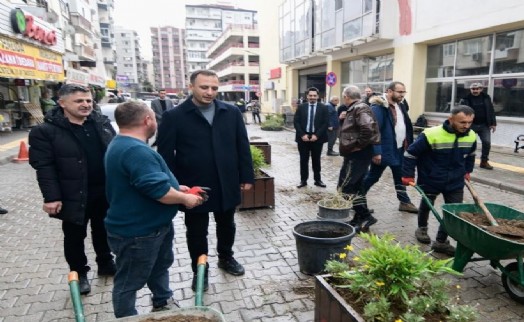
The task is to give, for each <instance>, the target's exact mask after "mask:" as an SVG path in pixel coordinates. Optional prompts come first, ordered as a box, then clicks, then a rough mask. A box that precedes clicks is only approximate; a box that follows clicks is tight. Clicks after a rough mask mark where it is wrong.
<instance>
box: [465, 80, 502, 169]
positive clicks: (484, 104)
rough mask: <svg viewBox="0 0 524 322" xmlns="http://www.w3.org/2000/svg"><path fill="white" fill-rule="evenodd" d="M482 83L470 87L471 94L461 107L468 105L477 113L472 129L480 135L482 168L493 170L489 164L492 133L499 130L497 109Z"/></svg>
mask: <svg viewBox="0 0 524 322" xmlns="http://www.w3.org/2000/svg"><path fill="white" fill-rule="evenodd" d="M482 89H483V86H482V84H481V83H473V84H471V85H470V86H469V90H470V93H469V94H468V95H467V96H466V97H464V98H463V99H461V100H460V105H467V106H469V107H471V108H472V109H473V110H474V111H475V118H474V119H473V125H471V129H472V130H473V131H474V132H475V133H477V134H478V136H479V138H480V141H481V142H482V154H481V155H480V167H481V168H484V169H487V170H493V166H492V165H491V164H489V162H488V160H489V151H490V150H491V132H493V133H495V130H496V129H497V119H496V117H495V109H494V107H493V103H492V102H491V97H490V96H489V95H488V94H486V93H484V92H483V91H482Z"/></svg>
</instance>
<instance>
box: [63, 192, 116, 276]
mask: <svg viewBox="0 0 524 322" xmlns="http://www.w3.org/2000/svg"><path fill="white" fill-rule="evenodd" d="M108 207H109V206H108V204H107V200H106V198H105V197H104V196H103V195H102V196H100V197H97V198H92V199H90V200H89V201H88V202H87V207H86V215H85V222H84V224H83V225H76V224H73V223H70V222H67V221H62V231H63V232H64V255H65V259H66V261H67V264H68V265H69V269H70V270H71V271H76V272H78V273H79V274H82V273H86V272H88V271H89V270H90V269H91V268H90V267H89V266H88V265H87V256H86V253H85V246H84V241H85V239H86V237H87V224H88V222H89V221H90V222H91V239H92V242H93V248H94V249H95V253H96V262H97V264H98V265H100V264H104V263H107V262H108V261H111V260H112V259H113V255H111V251H110V249H109V246H108V244H107V233H106V227H105V225H104V219H105V217H106V213H107V208H108Z"/></svg>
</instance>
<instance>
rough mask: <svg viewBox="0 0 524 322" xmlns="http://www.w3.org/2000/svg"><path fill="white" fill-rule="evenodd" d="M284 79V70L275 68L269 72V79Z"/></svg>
mask: <svg viewBox="0 0 524 322" xmlns="http://www.w3.org/2000/svg"><path fill="white" fill-rule="evenodd" d="M280 77H282V68H280V67H278V68H273V69H271V70H270V71H269V79H274V78H280Z"/></svg>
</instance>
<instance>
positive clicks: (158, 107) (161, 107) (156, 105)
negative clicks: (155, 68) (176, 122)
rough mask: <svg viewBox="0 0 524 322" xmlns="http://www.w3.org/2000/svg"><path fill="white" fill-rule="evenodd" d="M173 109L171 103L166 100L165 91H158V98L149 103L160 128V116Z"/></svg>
mask: <svg viewBox="0 0 524 322" xmlns="http://www.w3.org/2000/svg"><path fill="white" fill-rule="evenodd" d="M173 107H174V105H173V101H171V100H170V99H166V90H165V89H161V90H159V91H158V98H157V99H155V100H153V101H152V102H151V108H152V109H153V111H154V112H155V118H156V123H157V124H158V125H159V126H160V123H161V122H162V114H163V113H164V112H165V111H169V110H170V109H172V108H173Z"/></svg>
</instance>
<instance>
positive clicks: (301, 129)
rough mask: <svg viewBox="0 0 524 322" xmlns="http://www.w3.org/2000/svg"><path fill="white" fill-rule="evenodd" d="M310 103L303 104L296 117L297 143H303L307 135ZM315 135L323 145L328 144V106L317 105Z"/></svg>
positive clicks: (299, 107) (298, 108)
mask: <svg viewBox="0 0 524 322" xmlns="http://www.w3.org/2000/svg"><path fill="white" fill-rule="evenodd" d="M308 111H309V103H304V104H301V105H299V106H298V107H297V111H296V112H295V116H294V121H293V123H294V125H295V131H296V135H295V142H302V137H303V136H304V134H306V129H307V119H308ZM313 122H314V126H315V135H316V136H317V138H318V141H319V142H321V143H324V142H327V139H328V137H327V129H328V127H329V111H328V108H327V106H326V105H324V104H322V103H317V108H316V112H315V120H314V121H313Z"/></svg>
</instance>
